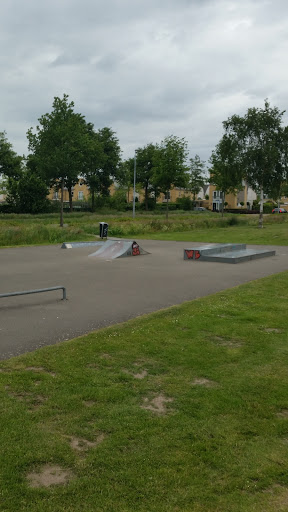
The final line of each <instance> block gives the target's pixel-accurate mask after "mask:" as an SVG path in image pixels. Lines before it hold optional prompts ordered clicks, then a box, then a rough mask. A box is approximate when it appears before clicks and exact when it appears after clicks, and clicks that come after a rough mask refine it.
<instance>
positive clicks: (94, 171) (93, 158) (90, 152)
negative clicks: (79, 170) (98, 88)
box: [83, 124, 105, 211]
mask: <svg viewBox="0 0 288 512" xmlns="http://www.w3.org/2000/svg"><path fill="white" fill-rule="evenodd" d="M87 134H88V140H87V150H86V153H85V168H84V172H83V177H84V180H85V183H86V184H87V185H88V187H89V190H90V195H91V202H92V211H94V210H95V195H96V194H97V193H100V191H101V172H102V167H103V164H104V159H105V155H104V150H103V145H102V144H101V142H100V141H99V137H98V134H97V133H95V131H94V128H93V125H92V124H89V125H87Z"/></svg>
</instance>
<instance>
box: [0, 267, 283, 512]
mask: <svg viewBox="0 0 288 512" xmlns="http://www.w3.org/2000/svg"><path fill="white" fill-rule="evenodd" d="M287 300H288V273H283V274H278V275H276V276H272V277H268V278H265V279H262V280H259V281H255V282H252V283H249V284H246V285H243V286H240V287H238V288H235V289H232V290H228V291H225V292H221V293H218V294H216V295H213V296H209V297H207V298H204V299H201V300H196V301H193V302H189V303H185V304H183V305H182V306H177V307H173V308H171V309H168V310H165V311H160V312H158V313H155V314H152V315H149V316H146V317H143V318H139V319H136V320H133V321H130V322H128V323H125V324H122V325H118V326H114V327H111V328H108V329H103V330H100V331H97V332H95V333H91V334H89V335H87V336H84V337H81V338H78V339H76V340H72V341H69V342H64V343H61V344H59V345H56V346H53V347H46V348H42V349H40V350H38V351H36V352H34V353H31V354H27V355H25V356H21V357H18V358H14V359H10V360H8V361H2V362H1V365H0V393H1V405H2V407H1V417H0V418H1V419H0V421H1V428H0V439H1V447H2V449H1V455H0V457H1V464H0V510H1V511H6V512H15V511H17V512H18V511H19V512H20V511H23V512H24V511H25V512H26V511H27V512H28V511H29V512H36V511H37V512H48V511H49V512H62V511H63V512H64V511H65V512H69V511H73V512H74V511H75V512H77V511H79V512H80V511H81V512H93V511H97V512H98V511H99V512H172V511H173V512H179V511H181V512H198V511H199V512H226V511H227V512H230V511H231V512H240V511H241V512H252V511H253V512H258V511H259V512H262V511H265V512H271V511H273V512H276V511H277V512H278V511H287V509H288V373H287V356H288V344H287V332H288V317H287ZM55 482H56V483H55Z"/></svg>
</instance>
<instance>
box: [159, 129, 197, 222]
mask: <svg viewBox="0 0 288 512" xmlns="http://www.w3.org/2000/svg"><path fill="white" fill-rule="evenodd" d="M187 155H188V152H187V142H186V140H185V139H184V138H182V139H180V138H179V137H176V136H174V135H170V136H168V137H165V139H164V140H163V141H162V142H161V143H160V144H159V145H157V146H156V151H155V156H154V176H153V183H154V186H155V187H157V188H158V189H159V190H160V192H162V193H164V194H165V195H166V198H167V208H166V219H168V210H169V206H168V203H169V195H170V190H171V189H172V188H174V187H186V186H187V179H188V176H187V165H186V160H187Z"/></svg>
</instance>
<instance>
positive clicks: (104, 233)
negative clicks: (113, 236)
mask: <svg viewBox="0 0 288 512" xmlns="http://www.w3.org/2000/svg"><path fill="white" fill-rule="evenodd" d="M99 232H100V233H99V234H100V238H107V237H108V224H107V222H99Z"/></svg>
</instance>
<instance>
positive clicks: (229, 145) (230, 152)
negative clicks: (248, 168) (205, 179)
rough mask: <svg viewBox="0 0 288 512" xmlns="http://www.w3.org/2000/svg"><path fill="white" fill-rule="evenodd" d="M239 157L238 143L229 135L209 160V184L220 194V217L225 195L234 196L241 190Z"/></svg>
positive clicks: (241, 169) (221, 141)
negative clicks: (210, 165)
mask: <svg viewBox="0 0 288 512" xmlns="http://www.w3.org/2000/svg"><path fill="white" fill-rule="evenodd" d="M240 156H241V153H240V148H239V144H238V142H237V141H236V140H235V139H234V138H233V137H231V136H230V135H227V134H224V135H223V137H222V139H221V140H220V142H219V143H218V144H217V146H216V148H215V150H214V151H213V152H212V155H211V158H210V163H211V164H212V168H211V169H210V183H211V184H213V185H215V186H216V189H217V190H219V191H221V192H222V216H223V213H224V204H225V195H226V194H236V192H237V190H239V189H242V188H243V185H242V180H243V173H244V170H243V166H242V162H241V158H240Z"/></svg>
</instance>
